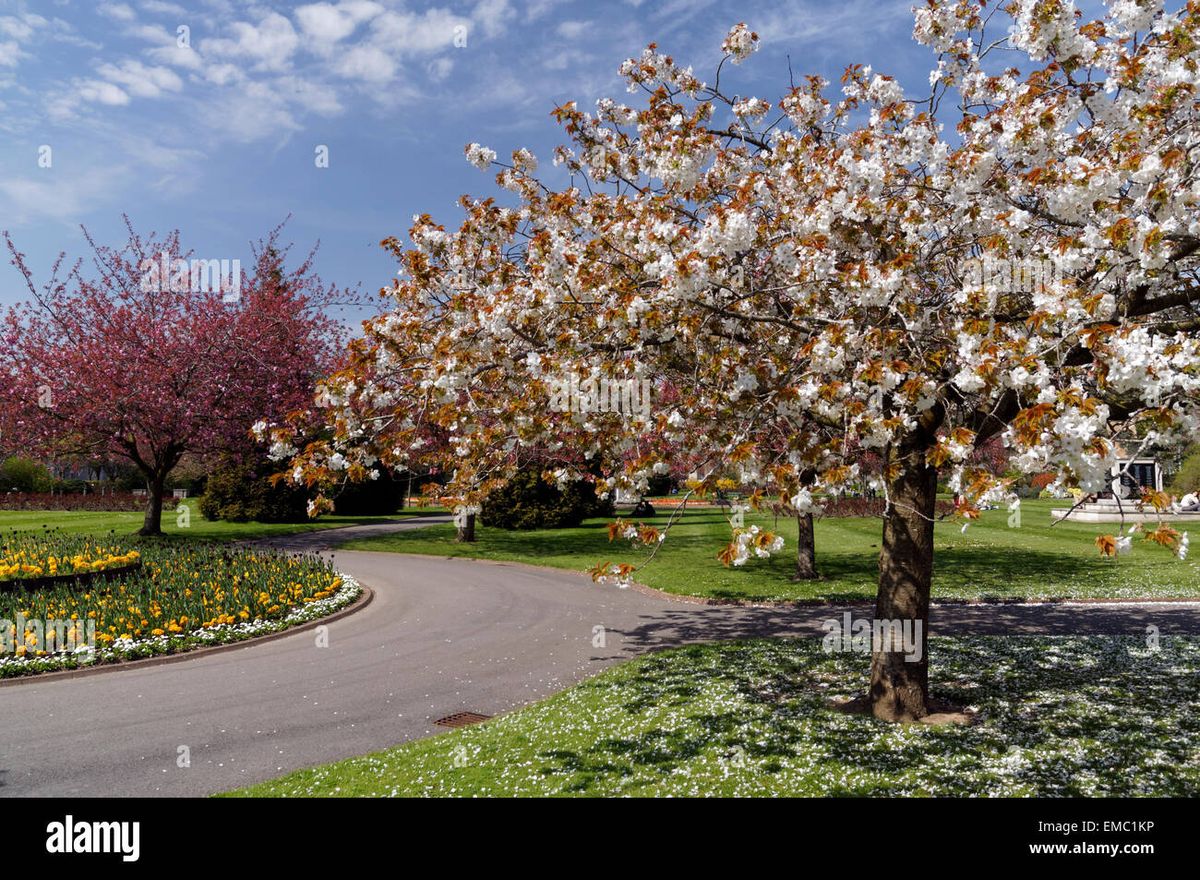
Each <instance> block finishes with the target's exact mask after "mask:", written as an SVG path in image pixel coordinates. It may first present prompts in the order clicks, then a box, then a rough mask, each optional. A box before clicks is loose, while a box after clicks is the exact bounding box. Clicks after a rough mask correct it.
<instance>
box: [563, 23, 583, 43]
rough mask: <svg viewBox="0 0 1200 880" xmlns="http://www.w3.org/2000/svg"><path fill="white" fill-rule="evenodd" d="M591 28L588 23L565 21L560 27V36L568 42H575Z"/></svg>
mask: <svg viewBox="0 0 1200 880" xmlns="http://www.w3.org/2000/svg"><path fill="white" fill-rule="evenodd" d="M588 27H590V22H586V21H564V22H561V23H560V24H559V26H558V35H559V36H560V37H566V38H567V39H568V40H574V39H576V38H577V37H580V36H582V35H583V33H584V32H585V31H586V30H587V29H588Z"/></svg>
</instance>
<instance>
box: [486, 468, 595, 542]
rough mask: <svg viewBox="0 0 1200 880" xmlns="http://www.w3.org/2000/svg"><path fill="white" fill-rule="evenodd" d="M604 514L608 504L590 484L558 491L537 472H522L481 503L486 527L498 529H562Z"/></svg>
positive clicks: (583, 482)
mask: <svg viewBox="0 0 1200 880" xmlns="http://www.w3.org/2000/svg"><path fill="white" fill-rule="evenodd" d="M606 510H607V511H610V512H611V510H612V503H611V501H601V500H599V499H598V498H597V497H596V489H595V486H594V485H593V484H592V483H590V482H585V481H582V480H580V481H577V482H573V483H568V484H566V487H565V488H564V489H559V488H558V487H557V486H556V485H554V484H553V483H547V482H546V481H545V480H543V479H542V478H541V476H540V472H539V471H536V470H524V471H520V472H519V473H518V474H517V475H516V476H515V477H513V478H512V479H511V480H509V481H508V482H507V483H506V484H505V485H503V486H501V487H500V488H499V489H496V490H495V491H493V492H492V493H491V494H490V495H488V497H487V498H485V499H484V502H483V509H482V510H481V515H482V518H483V524H484V525H485V526H493V527H496V528H501V529H509V530H513V529H562V528H569V527H571V526H577V525H579V524H580V523H581V522H583V521H584V520H585V519H587V518H588V517H589V516H603V515H607V514H605V513H604V511H606Z"/></svg>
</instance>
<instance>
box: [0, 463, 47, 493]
mask: <svg viewBox="0 0 1200 880" xmlns="http://www.w3.org/2000/svg"><path fill="white" fill-rule="evenodd" d="M53 485H54V478H53V477H51V476H50V472H49V471H48V470H46V469H45V468H44V467H42V466H41V465H40V464H38V463H37V462H36V461H34V460H33V459H29V458H21V457H19V456H13V457H12V458H7V459H5V460H4V462H3V463H0V492H24V493H30V492H49V491H50V488H51V487H52V486H53Z"/></svg>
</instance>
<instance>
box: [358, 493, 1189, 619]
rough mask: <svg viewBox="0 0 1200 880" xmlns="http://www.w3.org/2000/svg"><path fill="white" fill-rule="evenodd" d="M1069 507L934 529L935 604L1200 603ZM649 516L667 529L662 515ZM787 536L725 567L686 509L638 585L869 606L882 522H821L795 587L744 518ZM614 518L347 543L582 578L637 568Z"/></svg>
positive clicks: (713, 515) (789, 549)
mask: <svg viewBox="0 0 1200 880" xmlns="http://www.w3.org/2000/svg"><path fill="white" fill-rule="evenodd" d="M1061 506H1062V502H1057V501H1055V502H1051V501H1025V502H1022V505H1021V526H1020V528H1010V527H1009V525H1008V522H1009V513H1008V511H1007V510H995V511H988V512H985V513H984V514H983V517H982V519H981V520H980V521H979V522H977V523H975V524H974V525H972V526H971V527H970V528H968V529H967V531H966V533H965V534H963V533H962V531H961V524H955V523H953V522H950V521H946V522H941V523H938V524H937V525H936V526H935V528H934V532H935V542H936V548H937V553H936V561H935V565H934V582H933V595H934V598H935V599H937V598H941V599H978V598H998V599H999V598H1002V599H1016V598H1028V599H1047V598H1177V597H1184V596H1187V597H1197V596H1200V563H1198V562H1197V559H1196V557H1194V556H1193V557H1190V558H1188V559H1187V560H1183V561H1181V560H1179V559H1177V558H1176V557H1175V556H1173V555H1172V554H1171V553H1170V552H1168V551H1167V550H1164V549H1163V548H1161V547H1158V546H1153V545H1148V544H1147V542H1145V541H1143V540H1142V539H1141V538H1136V539H1135V541H1134V549H1133V551H1132V552H1131V553H1129V554H1128V555H1126V556H1122V557H1119V558H1117V559H1115V560H1113V559H1102V558H1101V557H1100V555H1099V552H1098V551H1097V549H1096V545H1095V543H1094V542H1095V538H1096V536H1097V535H1098V534H1101V533H1103V532H1112V531H1113V530H1115V529H1116V525H1115V524H1112V525H1109V524H1100V525H1097V524H1081V523H1060V524H1059V525H1055V526H1053V527H1052V526H1051V525H1050V509H1051V508H1052V507H1061ZM659 512H660V514H663V515H660V516H657V517H655V518H654V519H653V520H651V521H652V522H653V523H654V524H655V525H658V526H662V525H665V523H666V520H667V517H666V515H665V512H664V508H662V507H660V508H659ZM751 522H757V523H759V524H760V525H762V526H764V527H767V528H774V529H777V530H778V531H780V532H781V533H782V534H783V535H784V537H785V538H786V540H787V544H786V546H785V548H784V552H783V553H781V554H778V555H777V556H775V557H773V558H771V559H768V560H760V559H752V560H751V561H749V562H747V563H746V564H745V566H743V567H741V568H725V567H724V566H722V565H721V563H720V562H718V561H717V558H716V554H717V551H718V550H719V549H720V548H721V547H722V546H723V545H724V544H725V543H726V542H728V540H729V534H730V529H729V524H728V521H727V520H726V519H725V517H724V516H723V515H722V514H721V513H720V512H719V511H717V510H690V511H688V512H687V514H685V516H684V518H683V519H682V521H681V522H680V523H678V524H677V525H676V526H674V527H673V528H672V530H671V534H670V536H669V537H668V538H667V540H666V543H665V544H663V546H662V547H661V549H660V550H659V553H658V556H657V557H656V558H655V559H654V560H653V561H652V562H651V563H650V564H649V565H648V566H647V567H646V568H644V569H642V570H640V571H639V572H638V573H637V574H636V575H635V579H636V580H638V581H639V582H641V583H644V584H646V585H647V586H651V587H655V588H657V589H660V590H665V591H666V592H669V593H678V594H683V595H694V596H702V597H706V598H713V599H736V600H749V601H767V600H792V599H822V600H845V599H870V598H873V597H874V595H875V588H876V576H877V573H878V554H879V540H880V532H881V523H880V521H879V520H878V519H822V520H819V521H818V522H817V526H816V546H817V562H818V566H819V568H820V570H821V572H822V573H823V576H824V577H823V579H822V580H819V581H815V582H814V581H809V582H800V583H793V582H792V581H791V579H790V578H791V573H792V566H793V556H792V554H794V553H795V547H796V524H795V521H794V520H792V519H781V520H779V521H778V523H776V522H775V521H774V520H773V519H771V518H768V517H752V516H748V517H747V523H751ZM606 526H607V520H600V519H597V520H589V521H587V522H585V523H584V524H583V525H582V526H580V527H579V528H574V529H554V530H545V531H532V532H506V531H503V530H500V529H489V528H487V527H480V528H479V530H478V541H477V543H475V544H459V543H456V542H455V541H454V528H453V526H451V525H438V526H430V527H428V528H423V529H419V530H416V531H411V532H398V533H395V534H391V535H383V536H380V537H378V538H366V539H360V540H356V541H352V542H348V543H346V544H344V545H342V546H343V547H344V548H345V549H353V550H387V551H394V552H398V553H424V554H431V555H434V556H466V557H474V558H481V559H498V560H510V561H511V560H516V561H523V562H530V563H535V564H537V565H547V566H552V567H556V568H567V569H572V570H576V571H583V570H586V569H588V568H591V567H592V566H593V565H595V564H596V563H598V562H602V561H604V560H610V561H612V562H635V563H636V562H639V561H640V560H642V559H643V558H644V557H645V553H644V552H643V551H638V550H634V549H632V548H631V547H630V546H629V544H628V543H627V542H623V541H618V542H614V543H609V541H608V533H607V528H606Z"/></svg>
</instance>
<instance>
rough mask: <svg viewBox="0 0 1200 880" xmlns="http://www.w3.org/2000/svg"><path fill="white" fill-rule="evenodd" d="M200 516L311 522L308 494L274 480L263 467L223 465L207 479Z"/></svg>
mask: <svg viewBox="0 0 1200 880" xmlns="http://www.w3.org/2000/svg"><path fill="white" fill-rule="evenodd" d="M200 512H201V513H203V514H204V516H205V518H207V519H223V520H228V521H230V522H250V521H251V520H253V521H255V522H265V523H288V522H291V523H294V522H304V521H305V520H307V519H308V492H307V491H306V490H305V489H303V488H300V487H297V486H294V485H292V484H291V483H288V482H286V481H279V482H275V481H273V480H272V479H271V474H270V473H269V468H267V467H265V466H264V465H263V464H261V463H260V464H248V463H238V462H233V461H224V462H222V463H221V464H219V465H218V466H217V468H216V469H215V470H214V471H213V472H212V473H211V474H209V476H208V481H207V484H206V487H205V492H204V497H203V498H201V499H200Z"/></svg>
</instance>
